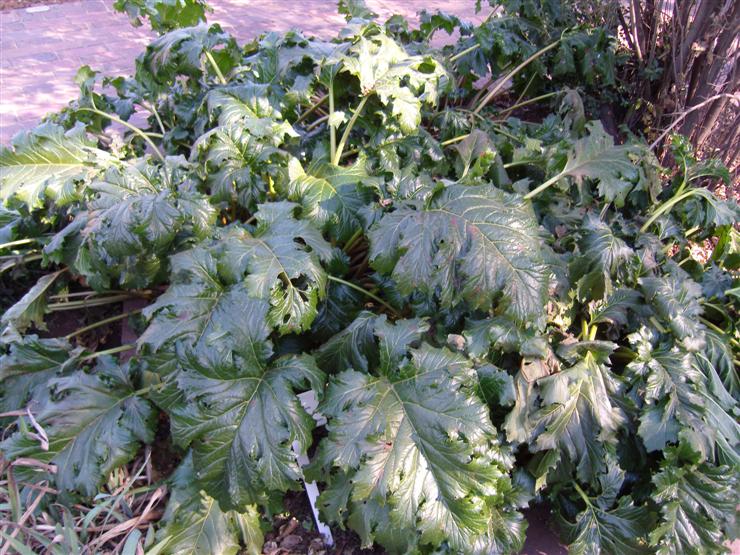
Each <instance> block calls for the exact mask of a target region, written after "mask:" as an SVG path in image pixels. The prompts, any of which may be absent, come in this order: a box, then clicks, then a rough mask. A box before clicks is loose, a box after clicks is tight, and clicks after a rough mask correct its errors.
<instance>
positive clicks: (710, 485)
mask: <svg viewBox="0 0 740 555" xmlns="http://www.w3.org/2000/svg"><path fill="white" fill-rule="evenodd" d="M653 483H654V485H655V492H654V494H653V495H654V499H655V501H656V503H658V505H659V506H660V514H661V520H660V523H659V525H658V527H657V528H655V530H653V531H652V532H651V534H650V543H651V545H652V546H653V547H654V548H656V550H657V552H658V553H660V554H661V555H668V554H674V553H687V554H691V555H699V554H705V553H726V552H727V550H726V548H725V547H724V545H723V544H724V541H725V539H726V536H725V532H724V531H733V530H735V529H736V527H735V522H736V519H737V506H738V503H740V497H739V496H738V489H737V488H738V483H737V470H736V469H735V470H733V469H732V468H729V467H721V466H720V467H714V466H709V465H706V464H700V465H681V464H680V462H679V460H678V458H677V457H676V456H675V455H674V454H670V455H669V457H668V458H667V459H666V461H664V463H663V464H662V465H661V472H659V473H658V474H656V475H655V476H654V477H653Z"/></svg>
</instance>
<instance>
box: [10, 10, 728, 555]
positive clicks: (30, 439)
mask: <svg viewBox="0 0 740 555" xmlns="http://www.w3.org/2000/svg"><path fill="white" fill-rule="evenodd" d="M555 4H556V3H555V2H548V3H533V2H509V3H507V9H508V12H507V13H506V15H505V17H504V16H501V15H492V16H491V17H489V18H488V19H487V20H486V21H485V22H484V23H483V24H481V25H480V26H478V27H473V26H470V25H468V24H465V23H463V22H461V21H460V20H459V19H457V18H454V17H452V16H448V15H446V14H443V13H436V14H425V15H424V16H423V17H422V22H421V26H420V28H419V29H411V28H410V27H409V26H408V23H407V22H404V21H402V20H400V19H399V18H393V19H391V20H390V21H389V22H388V23H387V24H386V25H385V26H381V25H380V24H379V23H377V22H376V21H375V20H374V19H373V18H374V17H375V16H374V15H373V14H372V13H371V12H369V10H367V9H366V8H365V7H364V6H363V5H362V3H360V2H346V3H345V2H343V3H341V6H340V7H341V9H342V11H343V13H345V14H346V16H347V19H348V23H347V26H346V27H345V28H344V29H342V30H341V32H340V33H339V36H338V37H337V38H336V39H333V40H331V41H320V40H317V39H313V38H306V37H304V36H302V35H301V34H300V33H297V32H290V33H286V34H284V35H277V34H268V35H264V36H262V37H260V38H259V39H257V40H255V41H254V42H252V43H249V44H247V45H244V46H242V47H240V46H238V45H237V44H236V42H235V41H234V40H233V38H231V37H230V36H228V35H227V34H226V33H224V32H223V31H222V30H221V29H220V28H219V27H218V26H215V25H214V26H208V25H206V24H199V25H196V26H192V27H184V28H178V29H175V30H172V31H170V32H168V33H165V34H163V35H162V36H160V37H159V38H157V39H156V40H155V41H154V42H153V43H152V44H151V45H149V46H148V47H147V49H146V51H145V52H143V53H142V55H141V56H140V57H139V58H138V59H137V70H136V74H135V75H134V76H133V78H116V79H112V80H111V79H107V80H104V83H105V84H109V85H112V90H111V88H110V87H109V88H108V89H106V92H101V90H102V89H100V87H99V84H100V83H99V82H98V76H97V75H96V74H95V73H94V72H92V71H91V70H89V68H83V69H82V70H81V72H80V75H79V76H78V82H79V83H80V88H81V94H80V98H79V99H78V100H76V101H75V102H73V103H71V104H70V106H69V107H68V108H66V109H65V110H63V111H62V112H61V113H59V114H55V115H52V116H50V117H49V118H48V121H47V122H45V123H43V124H42V125H40V126H39V127H38V128H37V129H35V130H32V131H30V132H27V133H24V134H22V135H20V136H19V137H17V138H16V139H15V140H14V141H13V144H12V145H11V146H10V147H7V148H5V147H4V148H3V150H2V152H0V164H1V165H0V184H1V188H0V199H2V203H3V204H2V211H1V212H0V226H1V227H0V233H1V234H0V240H2V241H3V243H2V244H0V249H2V251H1V252H2V253H8V254H7V256H8V257H9V258H8V260H10V263H11V264H12V265H13V266H12V267H13V268H15V270H20V269H22V268H32V269H33V270H34V271H40V270H43V272H42V273H41V275H40V277H39V278H38V280H37V282H36V283H35V285H32V286H31V287H30V288H27V289H28V290H27V291H26V292H25V294H19V295H17V296H16V299H15V301H16V302H15V303H14V304H13V305H12V306H9V307H8V309H7V310H6V311H5V313H4V315H3V316H2V326H3V329H2V336H1V337H2V349H3V350H4V351H3V352H4V354H3V355H2V358H0V379H2V384H3V387H2V392H1V393H0V407H1V410H2V413H3V418H4V421H3V423H4V424H5V425H6V426H7V434H6V437H5V439H4V440H3V442H2V443H0V449H2V452H3V455H4V456H5V457H6V458H7V459H8V460H9V461H10V462H11V464H13V462H14V461H16V462H17V461H26V462H27V461H37V464H34V465H30V466H23V465H19V466H18V467H17V469H18V470H17V472H16V473H15V475H16V477H17V478H18V479H19V480H20V481H21V482H22V484H23V488H25V489H28V490H29V491H30V490H33V488H39V487H45V486H41V485H39V484H42V483H43V484H52V485H53V488H54V491H55V497H56V499H57V500H58V502H60V503H63V504H68V505H69V504H72V503H74V502H75V501H79V500H84V499H86V498H89V497H90V496H93V495H94V494H95V492H96V491H98V489H99V488H101V487H104V484H105V483H106V480H107V477H108V475H109V474H110V472H111V471H112V470H114V469H116V468H120V467H121V466H122V465H125V464H127V463H130V462H131V461H132V460H133V459H134V458H135V457H136V456H137V453H139V452H140V450H141V449H152V450H155V451H156V450H157V449H160V448H161V442H162V441H163V440H162V438H163V437H166V438H168V439H167V441H168V442H169V441H171V443H172V446H171V449H172V450H173V453H174V454H173V457H174V458H175V459H176V460H177V461H178V462H179V466H178V467H177V469H176V470H175V471H174V472H173V473H172V474H171V475H170V476H169V477H166V478H164V480H163V483H162V485H163V486H165V487H167V488H169V491H170V495H169V501H168V504H167V509H166V511H165V512H164V515H163V517H162V521H161V522H160V524H159V530H158V532H157V533H156V534H151V535H150V536H149V537H147V538H143V537H142V538H140V542H141V545H142V546H145V547H146V548H148V549H151V550H152V551H153V552H155V553H182V552H192V553H235V552H237V551H238V550H239V549H242V548H246V549H247V550H248V551H249V552H252V553H258V552H259V551H260V549H261V543H262V541H263V530H262V524H261V522H262V521H263V520H264V519H269V518H270V517H271V516H272V515H274V514H276V513H279V512H280V511H281V510H282V500H283V497H284V496H285V494H286V492H288V491H290V490H299V489H301V487H302V481H303V480H309V479H315V480H317V481H319V482H320V487H321V489H322V494H321V496H320V498H319V505H320V509H321V511H322V515H323V517H324V518H325V519H326V520H327V521H328V522H330V523H332V525H333V526H336V527H347V528H349V529H351V530H353V531H354V532H356V533H357V534H358V536H359V537H360V541H361V543H362V545H363V546H371V545H373V544H379V545H380V546H382V547H384V548H385V549H386V550H388V551H389V552H393V553H408V552H425V553H426V552H432V551H435V550H439V551H445V552H447V551H449V552H456V553H484V552H486V553H489V552H493V553H514V552H517V551H518V550H520V549H521V547H522V545H523V542H524V538H525V532H526V527H527V524H526V521H525V519H524V516H523V514H522V512H521V510H522V509H524V508H525V507H527V506H528V505H529V504H531V503H537V502H541V501H543V500H548V501H549V503H550V505H551V506H552V507H553V510H554V511H555V515H556V519H557V521H558V523H559V524H560V526H561V529H562V532H563V539H564V541H566V542H568V544H569V546H570V549H571V550H572V551H573V552H575V553H585V552H589V553H591V552H594V553H596V552H605V553H614V554H617V553H618V554H622V553H643V552H660V553H714V552H722V551H723V547H722V542H723V541H725V540H726V539H730V538H732V537H733V534H734V533H735V528H736V524H735V518H736V507H737V505H738V498H737V491H738V488H737V481H738V470H739V469H740V453H739V451H738V449H739V447H740V426H738V423H737V418H738V411H739V408H738V400H740V382H738V378H737V370H736V364H737V360H738V352H740V335H739V332H738V329H737V321H738V305H737V302H738V277H737V273H736V272H737V268H738V244H740V243H739V242H738V240H737V230H736V227H735V226H736V225H737V222H738V220H739V219H740V210H739V209H738V207H737V206H736V205H733V204H732V203H730V202H727V201H724V200H721V199H719V198H717V197H716V196H715V195H714V194H713V193H711V192H710V191H709V190H707V189H704V188H701V187H700V184H701V180H702V179H705V178H708V177H719V178H727V174H726V171H725V170H723V169H722V167H721V166H720V165H719V164H718V163H716V162H713V161H707V162H702V161H698V160H697V159H696V158H695V157H694V155H693V153H691V151H690V149H689V148H688V146H687V144H686V143H685V141H684V140H683V139H682V138H681V137H678V136H676V137H674V138H673V142H674V145H675V158H676V160H677V161H678V162H679V163H678V165H677V168H676V169H674V170H670V169H668V168H663V167H661V166H660V164H659V163H658V161H657V160H656V159H655V157H654V156H653V155H652V153H651V152H650V150H649V148H648V147H647V145H645V144H644V143H643V142H642V141H640V140H639V139H637V138H631V137H630V138H626V139H625V138H622V139H620V140H615V138H614V137H613V136H611V135H609V134H608V133H607V132H606V131H605V130H604V127H603V126H602V125H601V123H600V122H598V121H587V116H586V114H587V111H588V108H587V107H586V108H584V102H583V100H582V97H581V96H580V95H579V93H578V92H577V91H576V90H574V88H573V87H574V86H576V85H578V84H580V83H581V82H583V81H584V80H585V81H586V82H588V83H596V82H597V81H598V80H599V79H602V77H603V76H608V75H609V66H610V64H611V62H610V59H609V58H608V57H607V58H604V59H600V60H599V63H600V64H602V65H601V66H599V68H598V72H601V73H599V75H600V76H597V77H598V78H597V77H594V79H595V80H594V81H590V82H589V81H588V78H587V77H584V75H583V71H582V70H586V69H588V68H586V66H587V65H588V64H590V62H589V61H588V60H589V58H588V56H590V55H592V54H593V50H592V48H595V47H594V46H593V45H591V46H589V44H590V43H588V41H587V38H586V37H594V36H597V35H599V33H603V30H593V29H591V30H589V29H575V30H574V29H572V28H571V27H570V26H571V25H574V24H576V23H578V22H577V21H576V22H574V21H570V19H569V18H568V17H567V14H565V15H563V14H561V15H558V13H555V12H553V13H549V12H547V10H546V7H547V6H550V7H551V8H552V7H553V6H555ZM537 6H539V8H537ZM543 6H544V7H543ZM547 9H549V8H547ZM543 10H545V11H543ZM150 17H151V15H150ZM193 23H194V22H193ZM538 26H539V27H538ZM455 29H458V30H459V31H460V35H461V36H460V39H459V41H458V42H457V43H456V44H455V45H454V46H450V47H445V48H444V49H442V50H441V51H440V50H434V49H433V48H432V47H431V46H430V44H429V38H430V37H431V36H432V35H433V34H434V33H435V32H437V31H446V32H452V31H454V30H455ZM500 29H506V30H507V32H508V33H509V34H498V31H497V30H500ZM579 33H580V35H579ZM575 37H581V38H575ZM494 39H495V44H494V43H491V44H489V42H487V41H492V40H494ZM599 40H601V39H599ZM471 41H472V42H474V44H471ZM597 42H598V41H597ZM598 43H599V44H602V43H601V42H598ZM608 43H609V40H606V39H604V41H603V44H608ZM569 49H570V50H569ZM494 53H495V56H494V55H493V54H494ZM553 56H555V57H554V58H553ZM576 60H578V64H576ZM576 66H577V68H578V69H577V70H574V68H575V67H576ZM602 66H603V67H602ZM473 67H476V68H477V69H476V71H478V72H479V73H483V74H484V73H485V72H486V71H491V73H492V75H493V77H494V81H492V82H491V83H490V84H488V85H486V86H484V87H482V88H480V89H476V88H474V87H473V83H472V82H471V81H470V80H469V78H468V77H469V75H470V71H471V68H473ZM594 71H595V70H594ZM594 75H596V74H594ZM533 76H534V77H533ZM537 76H539V77H544V78H545V79H544V80H543V81H547V82H548V83H550V84H551V85H548V87H550V86H553V87H555V86H560V85H561V84H564V85H567V86H568V88H567V89H565V90H562V91H560V90H557V91H546V92H545V93H544V95H543V94H541V93H542V90H541V88H540V89H539V90H537V89H536V88H534V86H533V85H532V88H530V85H528V84H527V81H528V82H530V83H534V82H535V80H536V79H537ZM522 78H525V79H526V80H527V81H525V82H524V83H523V85H524V86H523V87H520V86H519V85H520V83H519V80H520V79H522ZM604 78H606V77H604ZM511 79H514V89H513V93H512V91H509V92H508V93H507V94H508V97H507V98H508V101H507V102H508V105H506V106H503V107H502V106H500V105H497V104H498V103H499V101H500V98H501V95H502V94H503V89H504V84H505V83H507V82H509V81H510V80H511ZM514 95H516V96H514ZM528 95H530V96H528ZM531 95H535V96H531ZM517 97H518V98H517ZM525 98H526V100H523V99H525ZM556 98H557V99H559V100H560V105H559V108H558V109H557V111H554V112H552V113H548V114H547V115H546V116H544V117H542V118H541V121H539V122H538V123H531V122H525V121H522V120H521V119H518V118H516V117H513V116H512V115H511V114H513V113H518V112H517V110H518V109H520V108H521V106H522V105H525V104H526V103H530V104H535V103H539V102H544V101H547V102H546V104H547V103H550V102H554V100H555V99H556ZM512 102H513V103H512ZM586 104H588V102H587V103H586ZM135 110H139V111H142V112H146V113H147V114H148V119H147V123H146V124H144V125H143V126H139V125H138V124H136V125H135V124H134V123H132V121H130V119H129V118H130V116H131V114H132V112H133V111H135ZM548 112H549V110H548ZM111 123H116V124H117V126H113V125H111ZM116 127H118V128H119V131H116V130H115V129H116ZM120 128H123V130H124V131H123V136H122V137H121V136H120V133H121V132H120ZM116 133H119V135H116ZM671 171H672V175H671ZM697 241H707V242H708V244H711V248H710V249H709V252H708V253H707V255H706V257H705V258H704V259H703V260H696V259H694V258H692V257H691V256H690V252H691V248H692V247H693V246H694V245H695V243H696V242H697ZM4 256H5V255H4V254H3V257H4ZM133 299H145V300H146V302H147V303H148V304H147V306H145V307H144V308H143V309H142V310H141V313H140V314H139V310H138V309H136V310H133V311H132V312H131V313H125V314H120V313H118V314H116V315H114V316H110V317H108V318H104V319H101V320H100V321H98V322H93V323H91V324H88V325H86V326H84V327H83V328H81V329H79V330H74V331H72V332H71V333H69V332H66V333H64V334H63V335H64V336H63V337H62V336H60V337H54V336H55V335H62V334H59V333H57V332H56V330H55V327H54V322H50V321H49V318H48V315H49V314H52V313H55V312H59V311H73V312H72V313H74V311H80V310H84V309H87V308H90V307H92V306H109V305H112V306H117V305H118V304H119V303H121V302H122V301H128V300H133ZM124 319H128V320H129V325H130V327H132V328H133V329H135V330H136V331H137V333H138V340H137V341H136V343H135V344H124V345H118V344H116V345H114V346H113V347H111V348H109V349H105V350H99V349H98V350H94V349H91V348H90V346H89V345H87V344H86V343H85V341H84V340H83V339H82V336H83V335H84V333H83V332H86V331H89V330H90V329H93V328H96V327H104V326H109V325H111V324H112V323H114V322H118V321H120V320H124ZM46 324H49V326H48V327H49V328H50V330H48V331H45V326H46ZM42 334H43V335H42ZM123 352H126V353H127V355H132V356H130V358H128V359H127V360H125V361H124V360H122V359H119V358H117V355H119V353H123ZM307 391H312V392H313V393H314V395H315V396H316V398H317V399H318V400H319V406H318V412H319V413H320V414H321V415H323V417H325V418H326V424H325V425H323V429H317V423H316V420H315V418H314V416H317V415H315V414H311V412H310V411H309V410H308V409H307V408H306V407H304V406H303V404H302V401H301V397H299V395H300V394H301V393H304V392H307ZM145 446H146V447H145ZM308 452H310V453H311V459H312V461H311V463H310V465H309V466H308V467H306V468H304V467H302V466H301V465H300V464H299V460H298V457H299V455H302V454H306V453H308ZM23 488H21V490H20V491H21V493H22V492H23V491H25V490H24V489H23ZM19 495H20V493H19ZM24 534H25V533H24ZM24 539H26V540H27V541H29V542H31V541H37V540H34V539H33V537H32V535H30V534H29V536H28V537H27V538H26V537H25V536H24ZM14 541H16V540H14ZM135 541H137V542H138V541H139V539H137V540H135Z"/></svg>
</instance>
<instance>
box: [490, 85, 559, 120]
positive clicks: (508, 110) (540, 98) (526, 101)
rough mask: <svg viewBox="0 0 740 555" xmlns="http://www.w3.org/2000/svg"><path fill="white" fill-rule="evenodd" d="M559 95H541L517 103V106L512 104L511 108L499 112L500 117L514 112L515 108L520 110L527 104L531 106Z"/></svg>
mask: <svg viewBox="0 0 740 555" xmlns="http://www.w3.org/2000/svg"><path fill="white" fill-rule="evenodd" d="M559 94H560V91H554V92H551V93H547V94H542V95H540V96H535V97H534V98H530V99H528V100H525V101H524V102H518V103H517V104H514V105H513V106H509V107H508V108H506V110H504V111H503V112H501V114H500V116H503V114H508V113H509V112H513V111H514V110H516V109H517V108H521V107H522V106H527V105H528V104H533V103H535V102H539V101H540V100H545V99H546V98H550V97H551V96H556V95H559Z"/></svg>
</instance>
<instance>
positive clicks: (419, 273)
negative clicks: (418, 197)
mask: <svg viewBox="0 0 740 555" xmlns="http://www.w3.org/2000/svg"><path fill="white" fill-rule="evenodd" d="M538 237H539V232H538V225H537V221H536V219H535V217H534V214H533V213H532V210H531V208H530V207H529V206H528V205H527V204H526V203H525V202H523V201H522V200H521V198H520V197H518V196H515V195H510V194H507V193H504V192H503V191H500V190H498V189H496V188H495V187H493V186H476V187H472V186H470V187H469V186H464V185H452V186H449V187H446V188H445V189H444V190H443V191H441V192H440V193H439V194H438V196H437V197H435V198H434V199H433V200H432V201H431V202H430V203H429V205H428V206H424V207H421V206H418V205H416V204H415V203H413V202H409V201H407V202H404V203H399V205H398V207H397V209H396V210H395V211H394V212H391V213H389V214H385V215H384V216H383V218H382V219H381V220H380V223H379V224H378V225H376V226H375V227H374V228H372V229H371V231H370V242H371V248H370V259H371V261H372V264H373V267H375V268H376V269H377V270H379V271H380V272H383V273H386V274H391V275H392V276H393V278H394V279H395V280H396V281H397V282H398V286H399V289H400V290H401V292H403V293H405V294H410V293H412V292H413V291H423V292H425V293H427V294H430V295H436V296H438V297H439V298H440V300H441V302H442V305H443V306H444V307H450V306H453V305H455V304H457V303H459V302H460V300H463V299H464V300H466V301H468V302H469V303H470V304H471V306H473V307H476V308H483V309H488V308H490V307H491V306H492V304H493V302H494V299H496V297H497V295H498V294H499V293H502V299H501V301H500V302H499V304H501V305H504V306H505V308H506V311H507V313H509V314H510V315H511V316H512V317H514V318H515V319H516V320H517V321H519V322H521V323H525V322H528V321H530V320H535V321H537V320H538V319H539V318H541V317H542V316H543V314H544V307H545V301H546V295H547V284H548V277H549V271H548V268H547V266H546V265H545V263H544V261H543V254H542V249H541V246H540V240H539V238H538Z"/></svg>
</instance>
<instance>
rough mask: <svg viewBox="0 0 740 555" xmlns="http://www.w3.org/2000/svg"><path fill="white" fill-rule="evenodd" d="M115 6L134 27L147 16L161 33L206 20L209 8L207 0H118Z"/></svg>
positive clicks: (150, 22) (153, 27)
mask: <svg viewBox="0 0 740 555" xmlns="http://www.w3.org/2000/svg"><path fill="white" fill-rule="evenodd" d="M113 7H114V8H115V9H116V10H117V11H119V12H125V13H126V15H128V17H129V20H130V21H131V24H132V25H133V26H134V27H139V26H140V25H141V24H142V18H144V17H146V18H147V19H148V20H149V24H150V25H151V26H152V29H153V30H154V31H157V32H159V33H162V32H167V31H171V30H172V29H176V28H178V27H189V26H191V25H196V24H197V23H199V22H201V21H205V20H206V10H208V9H209V7H208V4H206V2H205V0H116V2H115V3H114V4H113Z"/></svg>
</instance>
